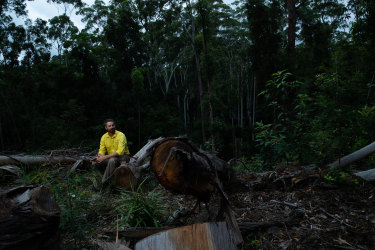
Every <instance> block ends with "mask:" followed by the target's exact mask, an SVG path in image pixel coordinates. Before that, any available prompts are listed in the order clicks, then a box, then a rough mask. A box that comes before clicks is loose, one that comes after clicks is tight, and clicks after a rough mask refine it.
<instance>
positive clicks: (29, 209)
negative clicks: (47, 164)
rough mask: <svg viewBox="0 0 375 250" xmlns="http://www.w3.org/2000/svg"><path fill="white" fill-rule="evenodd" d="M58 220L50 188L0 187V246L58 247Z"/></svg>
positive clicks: (58, 211)
mask: <svg viewBox="0 0 375 250" xmlns="http://www.w3.org/2000/svg"><path fill="white" fill-rule="evenodd" d="M59 223H60V208H59V206H58V205H57V203H56V201H55V199H54V198H53V196H52V195H51V193H50V192H49V190H48V188H46V187H44V186H33V185H30V186H21V187H16V188H1V189H0V249H38V250H39V249H59Z"/></svg>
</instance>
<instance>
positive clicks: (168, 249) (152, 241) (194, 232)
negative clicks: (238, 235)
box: [135, 222, 237, 250]
mask: <svg viewBox="0 0 375 250" xmlns="http://www.w3.org/2000/svg"><path fill="white" fill-rule="evenodd" d="M135 249H136V250H138V249H142V250H143V249H165V250H175V249H176V250H177V249H192V250H193V249H196V250H198V249H209V250H219V249H227V250H232V249H233V250H235V249H237V246H236V244H235V242H234V239H233V236H232V234H231V232H230V230H228V228H227V225H226V223H225V222H211V223H204V224H193V225H189V226H184V227H179V228H174V229H170V230H167V231H164V232H160V233H157V234H154V235H151V236H149V237H147V238H145V239H143V240H141V241H138V242H137V244H136V245H135Z"/></svg>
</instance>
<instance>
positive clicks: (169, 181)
mask: <svg viewBox="0 0 375 250" xmlns="http://www.w3.org/2000/svg"><path fill="white" fill-rule="evenodd" d="M180 152H187V153H188V154H192V152H193V149H192V147H191V146H189V145H188V144H186V143H184V142H182V141H180V140H168V141H165V142H163V143H161V144H160V145H159V146H158V147H157V148H156V149H155V151H154V154H153V157H152V161H151V165H152V168H153V170H154V171H155V175H156V176H157V178H158V179H159V182H160V183H161V184H162V185H163V186H164V187H165V188H166V189H168V190H170V191H172V192H176V193H182V194H192V195H194V196H196V197H197V198H198V199H199V200H203V201H208V198H209V197H210V195H211V194H212V192H213V191H214V183H213V181H212V178H211V174H212V173H211V172H210V167H209V166H208V162H207V161H206V160H205V159H204V158H200V159H199V160H201V161H202V163H199V162H197V161H195V160H194V159H191V158H190V157H189V156H187V157H184V155H183V154H180ZM184 158H186V159H184ZM189 158H190V159H189Z"/></svg>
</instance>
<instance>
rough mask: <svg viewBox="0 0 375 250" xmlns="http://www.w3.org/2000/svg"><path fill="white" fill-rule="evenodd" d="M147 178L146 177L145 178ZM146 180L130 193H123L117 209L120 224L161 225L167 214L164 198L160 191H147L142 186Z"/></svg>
mask: <svg viewBox="0 0 375 250" xmlns="http://www.w3.org/2000/svg"><path fill="white" fill-rule="evenodd" d="M145 180H146V179H145ZM145 180H144V181H143V182H142V183H141V184H140V185H139V186H138V187H137V189H136V190H134V189H132V192H131V193H130V194H128V193H122V197H121V199H119V200H117V201H116V202H117V203H118V204H119V205H118V206H117V207H116V208H115V211H116V213H117V215H118V216H119V217H120V219H119V225H120V226H127V227H160V226H161V225H162V220H163V218H165V216H166V208H167V207H166V205H165V201H164V200H163V199H164V198H163V197H162V196H161V195H160V193H158V192H154V191H151V192H149V193H145V192H143V190H142V186H143V184H144V182H145Z"/></svg>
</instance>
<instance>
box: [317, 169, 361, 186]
mask: <svg viewBox="0 0 375 250" xmlns="http://www.w3.org/2000/svg"><path fill="white" fill-rule="evenodd" d="M324 179H325V180H326V181H327V182H328V183H330V184H343V185H350V184H355V185H358V184H359V181H358V180H357V179H354V178H353V177H352V176H351V175H350V174H349V173H346V172H343V171H339V170H337V169H334V168H333V167H330V168H329V171H328V172H327V173H326V174H325V175H324Z"/></svg>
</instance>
